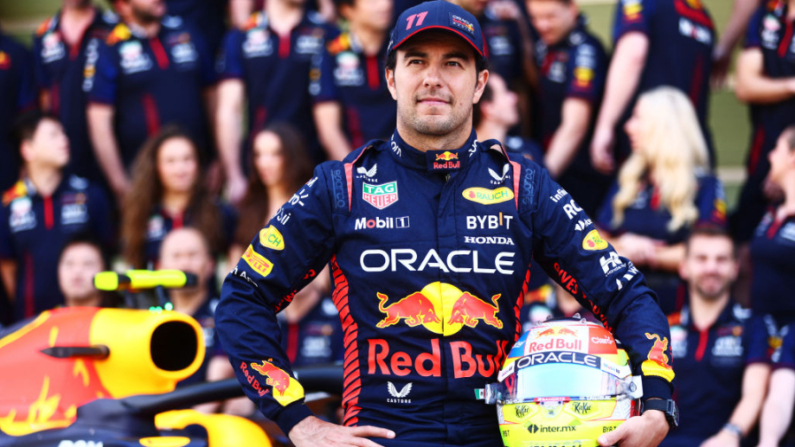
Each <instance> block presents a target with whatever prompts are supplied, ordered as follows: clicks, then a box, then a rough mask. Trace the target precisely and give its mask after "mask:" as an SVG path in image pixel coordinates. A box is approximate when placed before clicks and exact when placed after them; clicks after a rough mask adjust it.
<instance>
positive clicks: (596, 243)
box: [582, 230, 607, 251]
mask: <svg viewBox="0 0 795 447" xmlns="http://www.w3.org/2000/svg"><path fill="white" fill-rule="evenodd" d="M582 248H583V249H585V250H588V251H596V250H604V249H605V248H607V241H605V240H604V239H602V236H601V235H600V234H599V232H598V231H596V230H591V231H590V232H589V233H588V234H586V235H585V238H583V240H582Z"/></svg>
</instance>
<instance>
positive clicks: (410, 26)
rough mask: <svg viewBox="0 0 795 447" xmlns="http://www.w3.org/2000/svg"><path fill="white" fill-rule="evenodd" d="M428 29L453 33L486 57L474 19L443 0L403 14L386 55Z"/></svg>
mask: <svg viewBox="0 0 795 447" xmlns="http://www.w3.org/2000/svg"><path fill="white" fill-rule="evenodd" d="M432 29H441V30H446V31H450V32H452V33H455V34H456V35H458V36H459V37H461V38H463V39H464V40H466V41H467V42H468V43H469V44H470V45H472V47H473V48H474V49H475V52H476V53H477V55H478V56H479V57H481V58H483V57H486V51H485V49H484V46H483V32H482V31H481V30H480V24H479V23H478V20H477V19H476V18H475V16H473V15H472V14H470V13H468V12H467V11H465V10H464V9H463V8H461V7H460V6H458V5H454V4H452V3H449V2H446V1H444V0H434V1H430V2H425V3H422V4H419V5H417V6H415V7H413V8H409V9H407V10H405V11H403V13H402V14H400V17H399V18H398V20H397V23H396V24H395V28H394V29H393V30H392V36H391V40H390V41H389V48H388V49H387V54H390V53H392V51H395V50H396V49H398V47H400V46H401V45H403V43H405V42H406V41H407V40H408V39H409V38H410V37H412V36H414V35H415V34H417V33H419V32H421V31H427V30H432Z"/></svg>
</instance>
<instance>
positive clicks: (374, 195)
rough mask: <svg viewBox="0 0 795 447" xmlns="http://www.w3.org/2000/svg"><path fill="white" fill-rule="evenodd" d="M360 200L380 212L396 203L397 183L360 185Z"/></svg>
mask: <svg viewBox="0 0 795 447" xmlns="http://www.w3.org/2000/svg"><path fill="white" fill-rule="evenodd" d="M362 185H363V189H362V198H363V199H364V201H365V202H367V203H369V204H370V205H373V206H374V207H376V208H378V209H379V210H382V209H384V208H386V207H388V206H389V205H392V204H393V203H395V202H397V201H398V190H397V182H389V183H384V184H383V185H371V184H369V183H362Z"/></svg>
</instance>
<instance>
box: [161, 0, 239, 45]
mask: <svg viewBox="0 0 795 447" xmlns="http://www.w3.org/2000/svg"><path fill="white" fill-rule="evenodd" d="M165 1H166V9H167V10H168V14H169V15H172V16H177V17H181V18H182V19H183V20H185V22H186V23H187V24H188V26H190V27H191V29H192V30H194V31H196V32H198V33H200V34H201V36H202V39H203V40H204V42H205V43H206V44H207V50H208V51H209V54H210V55H211V57H215V55H216V54H218V50H219V49H220V47H221V41H222V40H223V38H224V33H225V32H226V23H225V19H226V16H227V6H228V4H229V0H165Z"/></svg>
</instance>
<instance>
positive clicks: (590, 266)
mask: <svg viewBox="0 0 795 447" xmlns="http://www.w3.org/2000/svg"><path fill="white" fill-rule="evenodd" d="M559 189H560V186H558V185H557V184H556V183H555V182H554V181H552V180H551V179H550V178H549V174H548V173H547V171H545V170H542V169H541V168H539V167H538V166H537V165H524V166H523V173H522V178H521V182H520V188H519V190H520V191H521V193H520V197H519V203H520V212H521V216H522V220H523V221H525V222H526V223H527V225H528V227H529V228H531V229H532V231H533V238H534V239H533V256H534V258H535V259H536V260H537V261H538V262H539V263H540V264H541V266H542V267H544V269H545V270H546V271H547V273H548V274H549V275H550V277H551V278H553V279H554V280H555V281H556V282H558V283H559V284H560V285H561V286H562V287H563V288H564V289H566V290H567V291H568V292H569V293H571V294H572V295H573V296H574V297H575V298H577V300H578V301H579V302H580V303H581V304H582V305H583V306H584V307H586V308H587V309H591V310H593V312H594V314H595V315H597V316H598V317H599V318H600V320H601V321H602V323H603V324H604V325H605V326H606V327H607V328H608V329H610V330H611V331H612V332H614V333H615V335H616V338H618V339H619V340H621V342H622V343H623V344H624V346H625V347H626V349H627V353H628V354H629V357H630V361H631V364H632V366H633V371H634V372H635V373H636V374H640V376H641V378H642V382H643V391H644V398H645V399H649V398H657V399H670V398H671V395H672V393H673V386H672V383H671V382H672V381H673V378H674V371H673V368H672V367H671V365H670V363H669V360H670V359H671V350H670V346H669V340H670V335H669V329H668V321H667V320H666V318H665V315H663V313H662V311H661V310H660V307H659V306H658V305H657V303H656V301H655V300H654V292H652V291H651V290H650V289H649V288H648V287H646V285H645V282H644V279H643V275H642V274H641V273H640V272H638V270H637V269H636V268H635V267H634V266H633V265H632V263H631V262H629V261H628V260H627V259H626V258H622V257H620V256H619V255H618V254H617V253H616V252H615V250H614V249H613V247H611V246H610V245H609V244H608V243H607V242H605V241H604V240H602V239H601V237H600V236H599V234H598V232H597V231H596V229H595V227H594V226H593V225H589V226H587V227H586V228H585V229H583V230H581V231H580V230H578V229H577V228H576V225H577V224H578V223H579V222H580V221H583V222H584V221H587V220H588V216H587V215H586V214H585V212H584V211H583V210H582V209H581V208H580V207H579V206H578V205H577V203H576V202H575V201H574V199H572V198H571V197H570V196H564V197H563V198H559V199H558V200H557V202H556V201H553V200H552V199H550V197H553V196H555V195H556V193H557V191H558V190H559ZM667 432H668V424H667V422H666V420H665V416H664V414H663V413H662V412H660V411H647V412H646V413H644V415H643V416H641V417H638V418H633V419H631V420H630V421H627V422H626V423H625V424H622V425H621V426H620V427H619V429H617V430H616V431H614V432H613V433H610V434H606V435H603V436H602V437H601V438H600V440H599V442H600V445H613V444H615V443H616V442H618V443H619V445H625V446H656V445H657V444H659V442H660V441H662V439H663V438H664V437H665V435H666V433H667Z"/></svg>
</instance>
